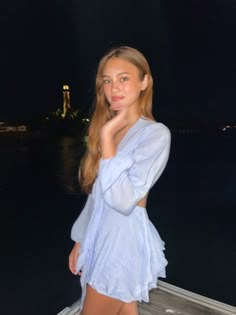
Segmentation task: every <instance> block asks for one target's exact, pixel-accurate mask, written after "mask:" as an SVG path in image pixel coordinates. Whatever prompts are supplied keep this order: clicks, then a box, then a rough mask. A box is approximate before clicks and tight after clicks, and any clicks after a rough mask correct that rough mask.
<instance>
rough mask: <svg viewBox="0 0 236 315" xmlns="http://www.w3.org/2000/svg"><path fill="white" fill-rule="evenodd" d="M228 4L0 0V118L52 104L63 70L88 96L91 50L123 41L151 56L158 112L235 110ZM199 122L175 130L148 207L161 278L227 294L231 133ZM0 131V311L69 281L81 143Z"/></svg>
mask: <svg viewBox="0 0 236 315" xmlns="http://www.w3.org/2000/svg"><path fill="white" fill-rule="evenodd" d="M235 9H236V1H235V0H215V1H213V0H209V1H204V2H199V1H197V0H186V1H183V0H180V1H174V0H165V1H164V0H162V1H158V0H152V1H150V0H147V1H145V2H143V1H137V0H136V1H135V0H133V1H130V0H129V1H126V2H121V1H120V2H112V1H105V0H104V1H99V0H97V1H95V0H94V1H91V0H86V1H79V0H76V1H75V0H73V1H71V0H67V1H62V0H57V1H46V0H41V1H33V2H32V1H29V0H28V1H26V0H22V1H16V0H13V1H10V0H8V1H7V0H2V1H1V4H0V35H1V49H0V63H1V64H0V78H1V103H0V121H8V122H12V121H18V122H19V121H29V120H31V119H35V118H37V117H41V116H44V115H46V114H47V113H48V112H51V111H55V110H56V109H57V108H58V107H62V85H63V84H69V85H70V88H71V103H72V107H75V108H76V107H81V108H88V107H89V106H90V104H91V101H92V99H93V84H94V75H95V71H96V66H97V63H98V61H99V59H100V58H101V56H102V55H103V53H104V52H105V51H107V49H109V48H110V47H112V46H117V45H120V44H122V45H123V44H125V45H130V46H134V47H136V48H138V49H140V50H141V51H142V52H143V53H144V54H145V55H146V57H147V59H148V60H149V62H150V65H151V68H152V72H153V76H154V83H155V91H154V92H155V93H154V113H155V116H156V117H157V119H158V120H161V121H163V122H166V123H167V125H168V126H169V123H172V122H173V123H177V122H179V121H181V122H197V123H199V124H200V123H201V122H216V121H217V122H231V123H235V120H236V119H235V118H236V106H235V73H236V67H235V55H236V47H235V20H236V12H235ZM198 136H199V135H197V136H196V137H195V136H192V135H188V136H183V137H182V135H177V134H173V135H172V151H171V157H170V161H169V163H168V167H167V170H166V171H165V173H164V175H163V176H164V177H162V179H161V181H160V185H158V186H157V188H156V189H157V190H156V191H154V193H153V194H150V201H149V203H150V205H149V209H150V216H151V218H152V221H153V222H154V224H155V225H156V226H157V228H158V230H159V231H160V232H161V235H162V236H163V239H164V240H165V241H166V243H167V245H168V246H167V251H166V254H167V257H168V260H169V265H168V278H167V282H170V283H172V284H174V285H177V286H179V287H182V288H185V289H187V290H191V291H193V292H196V293H199V294H203V295H205V296H208V297H211V298H214V299H217V300H219V301H223V302H225V303H229V304H235V303H234V302H235V297H234V295H235V294H234V283H235V273H234V269H235V267H234V266H235V257H236V256H235V250H234V249H233V248H234V244H235V235H234V234H235V233H234V230H235V229H234V225H235V224H234V222H235V196H236V194H235V183H234V182H235V145H234V143H235V138H234V137H232V135H228V134H226V135H220V138H218V137H215V136H214V137H213V138H212V137H211V136H207V137H206V136H205V134H201V135H200V136H199V137H198ZM219 139H220V140H219ZM1 141H2V142H1V143H0V161H1V163H0V176H1V183H0V184H1V185H0V192H1V196H0V200H1V204H0V208H1V210H2V209H3V210H2V213H1V214H2V217H3V219H2V220H1V223H2V228H1V232H2V234H3V236H2V237H1V240H2V241H3V243H4V244H3V246H2V249H3V250H2V261H1V266H2V267H1V271H2V273H3V276H2V275H1V281H2V282H1V284H2V288H3V291H4V294H3V297H4V301H3V302H4V304H3V303H2V305H1V306H2V309H3V310H4V312H5V313H4V314H16V312H17V313H18V314H27V315H28V314H29V315H31V314H35V315H36V314H43V313H44V314H45V315H47V314H50V315H51V314H55V313H56V312H58V311H60V310H61V309H62V308H64V307H65V306H69V305H71V304H72V303H73V302H74V301H75V300H76V299H77V298H78V296H79V292H80V291H79V288H78V281H77V279H75V278H74V277H73V276H72V275H70V273H69V272H68V270H67V256H68V252H69V250H70V248H71V245H72V242H71V241H70V239H69V233H70V228H71V225H72V222H73V221H74V219H75V218H76V216H77V215H78V211H79V209H81V207H82V204H83V203H84V198H83V197H81V196H80V194H78V195H77V194H73V191H72V194H70V193H68V191H70V189H71V188H70V185H71V181H72V174H73V176H74V178H73V180H74V181H77V178H76V172H77V161H78V160H79V156H77V155H78V154H79V153H78V145H77V143H72V144H71V143H70V141H71V140H70V139H66V140H65V139H63V138H62V139H59V140H58V139H57V141H55V139H46V140H45V139H43V140H42V139H36V140H34V139H33V140H31V139H21V141H19V139H18V138H17V139H16V138H14V139H13V140H11V141H12V143H10V141H9V138H6V141H5V140H4V139H3V138H1ZM68 150H69V152H70V150H71V153H70V154H68V152H67V151H68ZM68 156H69V157H68ZM61 161H65V163H64V162H63V163H62V164H60V163H61ZM57 163H59V166H58V165H57ZM68 163H69V165H70V163H72V164H73V167H70V170H69V171H68V169H67V166H68ZM62 165H63V167H62ZM64 165H67V166H66V167H65V166H64ZM64 168H65V169H64ZM60 177H63V179H62V180H61V181H62V182H63V183H65V182H66V183H67V182H68V185H69V188H67V189H66V190H65V189H64V188H63V189H62V188H61V187H60V185H59V183H60V180H58V178H60ZM76 183H77V182H76ZM157 191H158V192H159V193H158V194H157V193H156V192H157ZM77 192H78V191H77ZM155 198H157V199H155ZM156 205H158V207H157V208H158V210H156V209H157V208H156ZM41 235H42V237H41ZM186 254H187V255H186ZM55 257H56V261H55ZM2 279H3V280H2ZM46 308H47V310H46Z"/></svg>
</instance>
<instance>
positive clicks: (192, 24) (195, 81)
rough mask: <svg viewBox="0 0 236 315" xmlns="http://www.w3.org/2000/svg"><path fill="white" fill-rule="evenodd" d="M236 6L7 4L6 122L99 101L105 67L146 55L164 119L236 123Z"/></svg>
mask: <svg viewBox="0 0 236 315" xmlns="http://www.w3.org/2000/svg"><path fill="white" fill-rule="evenodd" d="M235 21H236V1H235V0H207V1H199V0H179V1H176V0H159V1H158V0H146V1H139V0H129V1H125V2H124V1H107V0H103V1H101V0H93V1H92V0H86V1H85V0H84V1H81V0H76V1H75V0H67V1H62V0H51V1H48V0H47V1H46V0H40V1H37V0H35V1H30V0H22V1H19V0H2V1H1V5H0V24H1V25H0V26H1V27H0V29H1V49H0V55H1V58H0V60H1V71H0V73H1V105H0V121H4V120H7V121H13V120H19V121H20V120H28V119H32V118H35V117H40V116H41V115H44V114H45V113H48V112H51V111H54V110H56V109H57V108H58V107H61V105H62V85H63V84H69V85H70V88H71V102H72V106H73V107H74V108H78V107H81V108H86V107H89V106H90V104H91V101H92V99H93V86H94V76H95V72H96V66H97V62H98V60H99V59H100V58H101V56H102V55H103V53H104V52H105V51H107V50H108V49H109V48H110V47H112V46H117V45H120V44H125V45H130V46H133V47H135V48H138V49H140V50H141V51H142V52H143V53H144V54H145V56H146V57H147V59H148V60H149V62H150V65H151V69H152V72H153V76H154V83H155V86H154V87H155V89H154V114H155V116H156V117H157V118H158V119H159V120H164V121H166V120H172V121H173V120H176V121H178V120H181V121H183V120H186V121H189V120H195V121H196V120H197V121H214V120H218V121H235V120H236V102H235V100H236V97H235V94H236V93H235V82H236V80H235V79H236V76H235V73H236V67H235V64H236V63H235V56H236V43H235Z"/></svg>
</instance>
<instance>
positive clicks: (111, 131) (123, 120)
mask: <svg viewBox="0 0 236 315" xmlns="http://www.w3.org/2000/svg"><path fill="white" fill-rule="evenodd" d="M128 125H129V120H128V112H127V110H121V111H119V112H117V114H116V116H114V117H113V118H112V119H111V120H109V121H108V122H107V123H105V125H104V126H103V127H102V128H101V139H102V138H103V137H114V136H115V135H116V134H117V133H118V132H119V131H121V130H122V129H124V128H126V127H128Z"/></svg>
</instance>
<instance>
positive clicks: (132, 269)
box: [71, 117, 171, 305]
mask: <svg viewBox="0 0 236 315" xmlns="http://www.w3.org/2000/svg"><path fill="white" fill-rule="evenodd" d="M170 138H171V136H170V131H169V129H168V128H167V127H166V126H165V125H164V124H162V123H159V122H155V121H152V120H150V119H146V118H144V117H140V118H139V119H138V120H137V121H136V123H135V124H134V125H133V126H132V127H131V128H130V129H129V130H128V132H127V133H126V135H125V136H124V138H123V139H122V140H121V142H120V143H119V145H118V147H117V152H116V155H115V156H114V157H111V158H108V159H101V160H100V161H99V168H98V174H97V178H96V180H95V182H94V185H93V189H92V192H91V193H90V194H89V196H88V199H87V202H86V204H85V206H84V209H83V210H82V212H81V214H80V215H79V217H78V219H77V220H76V221H75V223H74V225H73V227H72V231H71V238H72V240H74V241H75V242H79V243H81V248H80V254H79V259H78V262H77V271H79V270H81V271H82V275H81V277H80V281H81V287H82V297H81V304H82V305H83V301H84V298H85V293H86V285H87V284H89V285H90V286H91V287H93V288H94V289H95V290H96V291H97V292H99V293H101V294H104V295H107V296H109V297H112V298H116V299H119V300H122V301H124V302H127V303H128V302H132V301H140V302H141V301H145V302H148V301H149V290H150V289H152V288H156V287H157V279H158V277H165V267H166V265H167V261H166V259H165V256H164V253H163V250H164V242H163V241H162V240H161V238H160V236H159V234H158V232H157V230H156V228H155V227H154V225H153V224H152V223H151V221H150V220H149V218H148V214H147V211H146V209H145V208H143V207H140V206H137V203H138V202H139V200H141V199H142V198H143V197H145V196H146V195H147V193H148V192H149V190H150V189H151V188H152V186H153V185H154V184H155V182H156V181H157V180H158V178H159V177H160V175H161V174H162V172H163V170H164V168H165V166H166V163H167V160H168V157H169V151H170Z"/></svg>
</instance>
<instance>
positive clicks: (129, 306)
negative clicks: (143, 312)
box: [119, 301, 138, 315]
mask: <svg viewBox="0 0 236 315" xmlns="http://www.w3.org/2000/svg"><path fill="white" fill-rule="evenodd" d="M119 315H138V303H137V302H136V301H135V302H131V303H124V305H123V307H122V309H121V310H120V313H119Z"/></svg>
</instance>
